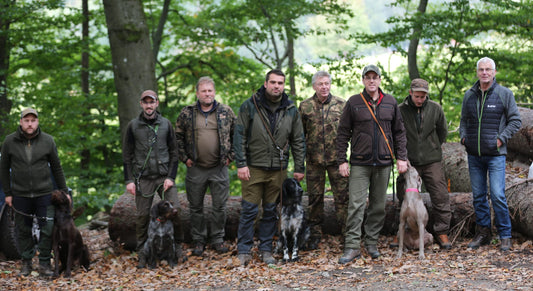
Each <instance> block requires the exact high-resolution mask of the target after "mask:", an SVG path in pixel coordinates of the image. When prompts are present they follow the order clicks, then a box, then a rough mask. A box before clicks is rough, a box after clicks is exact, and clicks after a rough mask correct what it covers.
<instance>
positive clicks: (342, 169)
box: [339, 162, 350, 177]
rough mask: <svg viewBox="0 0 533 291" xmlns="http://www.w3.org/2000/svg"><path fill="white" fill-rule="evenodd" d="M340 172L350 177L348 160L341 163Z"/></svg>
mask: <svg viewBox="0 0 533 291" xmlns="http://www.w3.org/2000/svg"><path fill="white" fill-rule="evenodd" d="M339 173H340V174H341V176H343V177H349V176H350V165H348V162H344V163H342V164H340V165H339Z"/></svg>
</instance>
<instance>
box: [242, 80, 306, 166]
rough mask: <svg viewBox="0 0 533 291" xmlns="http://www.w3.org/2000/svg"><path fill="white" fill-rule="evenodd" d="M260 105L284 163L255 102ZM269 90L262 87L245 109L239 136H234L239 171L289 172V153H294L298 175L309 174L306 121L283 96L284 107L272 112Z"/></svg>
mask: <svg viewBox="0 0 533 291" xmlns="http://www.w3.org/2000/svg"><path fill="white" fill-rule="evenodd" d="M252 98H255V99H256V101H257V106H258V107H259V110H260V114H262V116H263V118H264V119H265V122H266V123H267V126H269V127H270V128H271V130H272V135H273V136H274V138H275V140H276V144H277V145H278V146H279V147H280V148H285V146H286V145H287V147H286V148H285V150H284V151H283V160H281V159H280V151H279V150H278V149H276V146H275V145H274V143H273V142H272V139H271V138H270V136H269V135H268V132H267V130H266V129H265V126H264V125H263V122H262V121H261V118H260V116H259V115H258V113H257V110H256V109H255V106H254V102H253V99H252ZM264 98H265V88H264V86H261V88H260V89H259V90H257V92H256V93H255V94H254V95H252V97H251V98H250V99H248V100H246V101H244V103H243V104H242V105H241V108H240V110H239V116H238V118H237V124H236V125H235V134H234V136H233V151H234V152H235V163H236V165H237V167H238V168H242V167H246V166H252V167H258V168H261V169H263V170H279V169H280V166H281V167H282V168H284V169H285V168H287V166H288V161H289V151H290V150H292V155H293V158H294V172H296V173H305V165H304V160H305V137H304V131H303V127H302V121H301V119H300V115H299V114H298V109H297V108H296V105H294V103H293V102H292V101H291V100H289V96H287V94H285V93H283V97H282V99H281V105H280V107H279V108H278V109H277V110H276V112H271V111H270V109H269V108H268V105H266V104H265V101H264Z"/></svg>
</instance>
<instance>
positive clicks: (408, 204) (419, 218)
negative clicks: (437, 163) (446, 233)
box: [398, 164, 433, 259]
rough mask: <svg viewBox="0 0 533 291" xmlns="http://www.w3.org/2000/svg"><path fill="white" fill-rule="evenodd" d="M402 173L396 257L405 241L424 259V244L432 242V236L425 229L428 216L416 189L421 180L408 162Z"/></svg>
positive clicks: (418, 187) (401, 250)
mask: <svg viewBox="0 0 533 291" xmlns="http://www.w3.org/2000/svg"><path fill="white" fill-rule="evenodd" d="M403 175H404V177H405V185H406V189H405V196H404V199H403V202H402V208H401V210H400V225H399V227H398V237H399V247H398V258H400V257H401V256H402V252H403V246H404V243H405V246H406V247H407V248H408V249H417V248H418V250H419V254H418V258H419V259H424V246H425V245H427V244H432V243H433V236H432V235H431V234H430V233H429V232H427V231H426V224H427V223H428V218H429V216H428V212H427V209H426V206H425V205H424V202H423V201H422V197H421V196H420V193H419V190H418V189H420V186H421V184H422V182H421V180H420V176H418V172H417V171H416V169H415V168H414V167H412V166H411V165H410V164H408V168H407V172H405V173H404V174H403ZM420 238H422V239H420Z"/></svg>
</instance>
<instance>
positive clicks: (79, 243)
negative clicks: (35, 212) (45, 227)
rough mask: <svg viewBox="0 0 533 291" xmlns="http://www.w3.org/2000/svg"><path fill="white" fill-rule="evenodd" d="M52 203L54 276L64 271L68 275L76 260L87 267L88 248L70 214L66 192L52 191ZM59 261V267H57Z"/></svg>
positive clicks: (70, 209) (69, 204)
mask: <svg viewBox="0 0 533 291" xmlns="http://www.w3.org/2000/svg"><path fill="white" fill-rule="evenodd" d="M52 205H54V207H55V215H54V228H53V231H52V249H53V250H54V263H55V270H54V276H55V277H58V276H59V273H61V272H63V271H65V274H64V275H65V277H70V272H71V270H72V266H73V265H74V264H75V263H76V262H77V263H79V264H80V265H81V266H83V267H84V268H85V269H86V270H88V269H89V263H90V260H89V249H88V248H87V246H86V245H85V244H84V243H83V238H82V237H81V233H80V231H79V230H78V229H77V228H76V225H75V224H74V218H73V216H72V215H71V212H72V206H71V203H70V199H69V198H68V194H67V193H65V192H63V191H60V190H55V191H54V192H52ZM59 261H61V269H59Z"/></svg>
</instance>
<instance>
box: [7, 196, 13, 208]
mask: <svg viewBox="0 0 533 291" xmlns="http://www.w3.org/2000/svg"><path fill="white" fill-rule="evenodd" d="M6 204H7V205H9V207H13V196H6Z"/></svg>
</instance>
